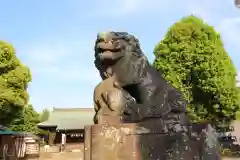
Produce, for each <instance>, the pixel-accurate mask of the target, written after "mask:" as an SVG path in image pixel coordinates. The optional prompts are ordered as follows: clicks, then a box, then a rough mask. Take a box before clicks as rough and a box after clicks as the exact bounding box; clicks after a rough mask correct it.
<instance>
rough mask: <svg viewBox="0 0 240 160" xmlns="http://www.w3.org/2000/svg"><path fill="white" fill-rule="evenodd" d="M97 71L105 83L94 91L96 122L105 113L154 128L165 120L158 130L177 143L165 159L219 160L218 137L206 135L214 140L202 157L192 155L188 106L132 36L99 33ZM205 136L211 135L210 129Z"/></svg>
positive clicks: (204, 150)
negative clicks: (150, 61)
mask: <svg viewBox="0 0 240 160" xmlns="http://www.w3.org/2000/svg"><path fill="white" fill-rule="evenodd" d="M95 66H96V68H97V69H98V70H99V73H100V75H101V77H102V79H103V81H102V82H101V83H100V84H99V85H98V86H97V87H96V88H95V91H94V103H95V104H94V106H95V110H96V115H95V123H98V118H97V116H98V115H104V114H107V115H120V116H123V117H124V119H126V122H138V123H140V122H146V123H148V122H149V124H153V123H155V122H159V120H161V122H162V124H163V125H161V126H159V127H162V130H163V132H165V133H166V134H169V137H170V138H169V139H170V141H172V140H175V141H176V143H167V144H169V146H166V150H167V151H166V153H168V154H166V156H165V158H164V159H166V160H167V159H181V158H185V159H205V160H208V159H209V160H210V159H218V158H219V157H218V154H217V153H218V150H217V147H216V145H215V144H213V143H217V142H216V141H214V140H215V139H216V137H214V136H213V137H212V136H211V135H212V134H208V133H206V134H204V136H205V137H204V136H202V137H204V138H205V140H206V139H209V138H210V139H209V140H207V141H206V143H205V141H204V143H203V145H202V146H201V147H200V148H201V149H199V150H201V151H199V150H198V155H201V156H198V155H196V154H195V153H194V154H192V149H191V146H190V140H191V138H193V137H194V136H191V133H190V132H191V130H190V128H191V127H189V122H188V119H187V116H186V101H185V99H184V98H183V96H182V94H181V93H180V91H179V90H177V89H176V88H174V87H173V86H172V85H171V84H169V83H168V82H167V81H166V80H165V79H164V77H163V76H162V73H161V72H159V71H157V70H156V69H155V68H154V67H152V66H151V65H150V64H149V62H148V60H147V58H146V57H145V55H144V54H143V52H142V50H141V48H140V44H139V41H138V39H136V38H135V37H134V36H132V35H130V34H128V33H126V32H108V33H103V34H99V35H98V37H97V40H96V44H95ZM210 127H211V126H210ZM146 128H147V126H146ZM207 131H209V132H211V133H213V132H212V130H211V129H208V130H207ZM189 135H190V136H189ZM197 138H199V137H197ZM200 152H201V153H200ZM173 157H175V158H173ZM189 157H190V158H189Z"/></svg>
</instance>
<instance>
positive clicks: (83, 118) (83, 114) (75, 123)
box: [38, 108, 95, 130]
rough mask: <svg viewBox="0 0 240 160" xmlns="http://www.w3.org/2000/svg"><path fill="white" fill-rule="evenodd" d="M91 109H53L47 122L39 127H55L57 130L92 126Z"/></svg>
mask: <svg viewBox="0 0 240 160" xmlns="http://www.w3.org/2000/svg"><path fill="white" fill-rule="evenodd" d="M94 113H95V112H94V109H93V108H54V109H53V111H52V112H51V113H50V117H49V119H48V120H47V121H45V122H42V123H39V124H38V126H39V127H44V126H45V127H47V126H56V127H57V129H58V130H74V129H84V126H86V125H92V124H93V116H94Z"/></svg>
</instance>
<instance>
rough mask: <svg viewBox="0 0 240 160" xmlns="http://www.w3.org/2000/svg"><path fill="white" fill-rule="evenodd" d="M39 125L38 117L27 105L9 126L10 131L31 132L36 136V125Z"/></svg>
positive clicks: (38, 130) (31, 107) (30, 106)
mask: <svg viewBox="0 0 240 160" xmlns="http://www.w3.org/2000/svg"><path fill="white" fill-rule="evenodd" d="M38 123H40V116H39V114H38V113H37V112H36V111H35V110H34V108H33V106H32V105H28V106H27V107H25V108H24V110H23V112H22V114H21V115H19V117H17V118H15V119H14V121H13V122H12V123H11V125H10V129H11V130H13V131H17V132H32V133H34V134H38V133H39V132H40V129H38V127H37V124H38Z"/></svg>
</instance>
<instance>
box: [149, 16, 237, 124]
mask: <svg viewBox="0 0 240 160" xmlns="http://www.w3.org/2000/svg"><path fill="white" fill-rule="evenodd" d="M154 54H155V56H156V59H155V61H154V63H153V65H154V66H155V67H156V68H157V69H158V70H159V71H161V72H162V73H163V75H164V76H165V78H166V79H167V80H168V81H169V82H170V83H171V84H173V85H174V86H175V87H176V88H178V89H179V90H180V91H181V92H182V93H183V94H184V96H185V98H186V99H187V101H188V103H189V104H188V115H189V116H190V118H191V119H192V120H194V121H202V120H210V121H214V122H229V121H230V120H232V119H234V118H235V113H236V111H237V110H239V103H238V102H239V90H238V89H237V88H236V70H235V67H234V65H233V64H232V61H231V59H230V58H229V56H228V54H227V52H226V51H225V49H224V47H223V42H222V40H221V38H220V35H219V34H218V33H217V32H216V31H215V30H214V28H213V27H212V26H209V25H208V24H206V23H204V22H203V21H202V20H201V19H199V18H197V17H195V16H192V15H191V16H187V17H184V18H183V19H181V20H180V21H179V22H177V23H175V24H174V25H173V26H172V27H170V28H169V30H168V32H167V34H166V35H165V37H164V39H163V40H162V41H161V42H160V43H159V44H158V45H157V46H156V47H155V50H154Z"/></svg>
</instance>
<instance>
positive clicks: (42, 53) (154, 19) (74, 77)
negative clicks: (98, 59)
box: [0, 0, 240, 111]
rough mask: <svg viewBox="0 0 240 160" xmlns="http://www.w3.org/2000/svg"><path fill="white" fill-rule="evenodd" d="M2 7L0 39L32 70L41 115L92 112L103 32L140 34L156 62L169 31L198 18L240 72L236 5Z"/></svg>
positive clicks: (118, 0) (107, 0) (104, 0)
mask: <svg viewBox="0 0 240 160" xmlns="http://www.w3.org/2000/svg"><path fill="white" fill-rule="evenodd" d="M219 2H221V3H219ZM1 6H2V7H1V9H0V15H2V16H1V25H0V39H2V40H5V41H8V42H10V43H12V44H13V45H14V47H15V49H16V52H17V56H18V57H19V58H20V59H21V60H22V62H23V63H24V64H26V65H27V66H29V67H30V69H31V72H32V76H33V80H32V82H31V84H30V86H29V89H28V90H29V93H30V103H32V104H33V106H34V107H35V109H36V110H37V111H41V110H42V109H44V108H46V107H48V108H52V107H92V95H93V89H94V87H95V86H96V85H97V84H98V83H99V82H100V77H99V75H98V72H97V71H96V69H95V68H94V64H93V60H94V57H93V55H94V52H93V44H94V40H95V38H96V34H97V33H98V32H99V31H106V30H115V31H127V32H130V33H132V34H134V35H136V36H137V37H138V38H139V39H140V42H141V46H142V49H143V50H144V52H145V53H146V55H147V56H148V58H149V60H150V61H152V60H153V58H154V56H153V54H152V51H153V48H154V46H155V45H156V44H157V43H158V42H159V41H160V40H161V39H162V38H163V36H164V34H165V33H166V31H167V29H168V27H169V26H171V25H172V24H173V23H174V22H176V21H178V20H179V19H180V18H182V17H183V16H186V15H189V14H195V15H197V16H199V17H201V18H203V19H204V20H205V21H206V22H207V23H209V24H210V25H213V26H215V28H216V29H217V30H218V31H219V32H220V33H221V34H222V38H223V41H224V45H225V47H226V50H227V51H228V53H229V55H230V56H231V57H232V59H233V62H234V63H235V65H236V67H237V69H238V70H240V63H239V62H238V61H239V60H240V54H239V53H240V40H239V37H240V30H239V29H237V28H240V9H237V8H236V7H235V6H234V0H211V1H209V0H201V1H199V0H181V1H176V0H167V1H166V0H88V1H80V0H58V1H57V0H52V1H49V0H41V1H33V0H21V1H20V0H11V1H2V2H1ZM239 78H240V77H239Z"/></svg>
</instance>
